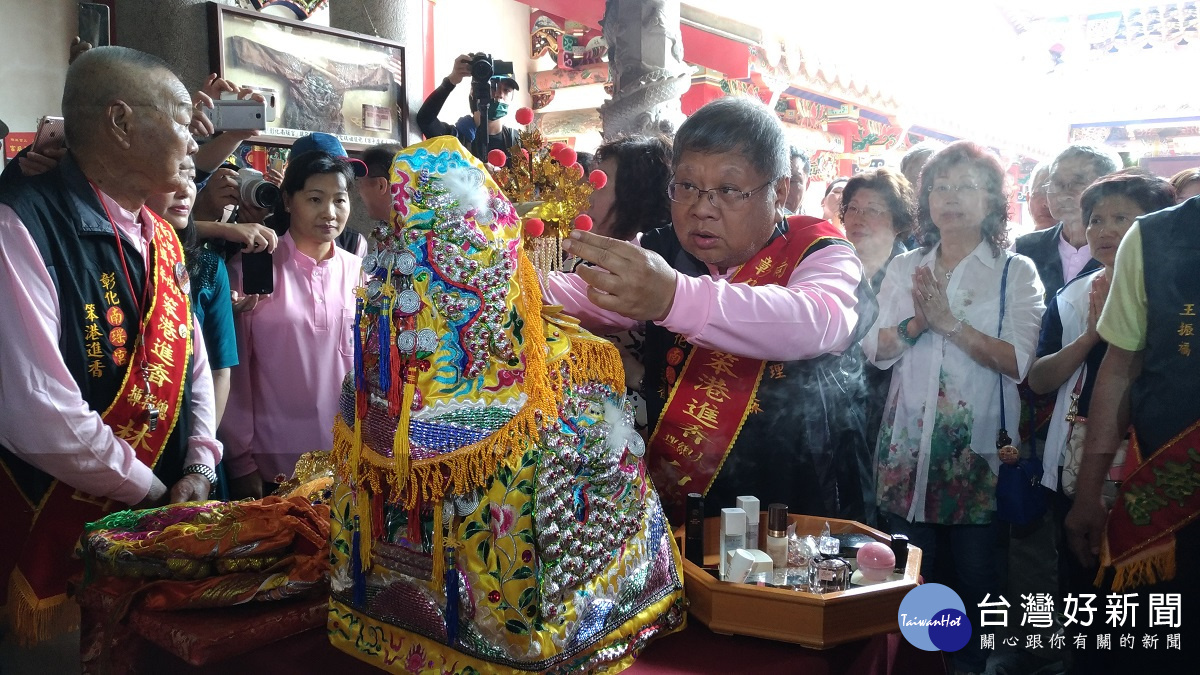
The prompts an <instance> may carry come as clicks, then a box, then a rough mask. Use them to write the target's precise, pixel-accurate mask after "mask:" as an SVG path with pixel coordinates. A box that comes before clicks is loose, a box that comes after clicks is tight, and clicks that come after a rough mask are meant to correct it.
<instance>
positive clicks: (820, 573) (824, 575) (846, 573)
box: [810, 557, 850, 593]
mask: <svg viewBox="0 0 1200 675" xmlns="http://www.w3.org/2000/svg"><path fill="white" fill-rule="evenodd" d="M811 567H812V573H811V582H810V586H811V590H812V592H813V593H836V592H837V591H844V590H846V589H847V588H850V563H848V562H846V561H845V560H843V559H841V558H836V557H825V558H820V559H814V560H813V561H812V562H811Z"/></svg>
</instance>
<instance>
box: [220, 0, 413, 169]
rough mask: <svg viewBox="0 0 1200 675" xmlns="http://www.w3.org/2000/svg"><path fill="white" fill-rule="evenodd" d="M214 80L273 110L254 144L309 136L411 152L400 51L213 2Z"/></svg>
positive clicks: (392, 45) (347, 34)
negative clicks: (256, 94)
mask: <svg viewBox="0 0 1200 675" xmlns="http://www.w3.org/2000/svg"><path fill="white" fill-rule="evenodd" d="M208 12H209V13H208V23H209V61H210V67H211V69H212V72H215V73H218V74H219V75H221V77H224V78H227V79H229V80H231V81H233V82H235V83H237V84H238V85H239V86H247V87H251V88H253V89H255V90H256V91H260V92H263V93H264V94H265V95H267V96H268V100H272V99H273V100H274V102H275V106H274V108H275V119H274V121H270V122H268V123H267V129H266V131H265V132H260V133H259V135H258V136H257V137H255V139H254V143H255V144H259V145H276V146H288V145H291V143H292V141H294V140H295V139H296V138H299V137H301V136H304V135H306V134H309V133H312V132H324V133H328V134H333V135H334V136H337V137H338V139H340V140H341V141H342V144H343V145H345V146H346V149H347V150H350V151H354V150H362V149H363V148H365V147H367V146H370V145H374V144H376V143H382V142H385V141H392V142H398V143H401V144H404V145H407V144H408V106H407V103H406V101H407V97H406V91H405V81H404V80H405V78H404V72H405V64H404V47H402V46H401V45H399V44H398V43H395V42H391V41H388V40H384V39H382V38H377V37H371V36H366V35H359V34H357V33H351V32H349V31H344V30H337V29H333V28H326V27H324V26H311V25H308V24H305V23H302V22H299V21H291V20H288V19H281V18H278V17H274V16H268V15H265V14H260V13H258V12H254V11H250V10H243V9H238V8H234V7H229V6H226V5H221V4H217V3H213V2H210V3H209V7H208Z"/></svg>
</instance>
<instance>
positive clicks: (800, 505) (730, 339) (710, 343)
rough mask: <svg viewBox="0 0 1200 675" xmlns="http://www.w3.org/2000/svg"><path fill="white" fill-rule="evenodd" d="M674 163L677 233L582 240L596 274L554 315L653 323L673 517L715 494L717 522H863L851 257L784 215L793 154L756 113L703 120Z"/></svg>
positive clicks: (855, 265) (659, 451)
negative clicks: (772, 510) (722, 514)
mask: <svg viewBox="0 0 1200 675" xmlns="http://www.w3.org/2000/svg"><path fill="white" fill-rule="evenodd" d="M671 162H672V171H673V176H672V178H671V179H670V184H669V186H668V196H669V197H670V199H671V218H672V222H673V226H671V227H663V228H659V229H658V230H655V231H653V232H649V233H647V234H646V235H645V236H643V237H642V239H641V241H640V245H639V243H635V242H626V241H618V240H615V239H609V238H606V237H600V236H597V235H593V234H591V233H587V232H579V231H576V232H573V233H572V234H571V237H570V238H569V239H568V240H567V241H566V242H565V244H564V248H565V249H566V250H567V251H568V252H570V253H571V254H572V255H575V256H577V257H579V258H581V259H583V260H584V261H585V262H586V263H588V264H585V265H581V266H580V267H578V268H577V269H576V271H575V272H574V273H570V274H566V273H555V274H551V275H549V277H548V278H547V280H546V300H547V302H549V303H557V304H561V305H563V307H564V308H565V310H566V312H567V313H568V314H572V315H574V316H576V317H578V318H579V319H580V320H581V322H582V323H583V325H584V326H585V327H587V328H589V329H590V330H593V332H596V333H597V334H601V335H604V334H608V333H612V332H615V331H617V330H628V329H631V328H635V327H637V326H638V325H639V324H641V323H642V322H645V328H646V344H645V349H644V351H643V362H644V364H645V366H646V375H645V377H644V379H643V384H642V388H643V395H644V396H645V398H646V401H647V409H648V417H649V420H650V422H651V427H652V429H653V433H652V435H651V441H650V445H649V449H648V451H647V460H648V464H649V466H650V471H651V475H652V476H653V478H654V482H655V484H656V486H657V487H658V489H659V492H660V494H661V496H662V497H663V501H664V504H665V506H666V508H667V513H668V515H669V516H670V517H671V518H672V520H676V519H677V518H678V517H679V516H680V514H681V509H682V505H683V501H684V500H685V499H686V494H687V493H688V492H702V491H704V490H705V489H706V488H709V489H708V499H706V505H708V507H709V511H710V512H712V513H715V512H717V511H718V510H719V509H720V508H721V507H727V506H730V505H732V504H733V503H734V500H735V498H736V497H737V495H742V494H752V495H755V496H757V497H759V499H760V500H762V502H763V503H770V502H782V503H786V504H788V505H789V507H791V510H792V512H794V513H812V514H823V515H831V516H832V515H845V516H849V517H852V518H854V517H857V518H861V517H862V515H863V512H864V508H865V503H864V500H865V498H866V495H864V486H865V484H866V483H865V478H866V476H864V475H863V471H862V468H863V465H864V464H865V462H864V461H863V457H864V456H865V455H864V453H865V451H866V442H865V440H863V433H862V431H863V430H862V420H861V412H860V413H858V414H855V413H851V412H849V409H850V408H852V407H853V406H850V405H847V404H843V399H844V397H846V396H848V395H849V394H851V393H855V392H857V391H859V390H860V389H859V388H860V387H861V378H860V377H859V374H858V372H857V370H856V369H848V368H844V367H843V364H842V363H841V361H840V360H841V358H842V357H841V354H842V352H843V351H844V350H845V349H846V348H847V347H848V346H849V345H850V344H851V342H852V340H853V339H854V331H855V328H856V326H857V324H858V323H859V313H858V296H857V291H858V288H859V284H860V282H861V281H862V265H861V264H860V263H859V262H858V260H857V259H856V258H855V255H854V250H853V248H851V247H850V246H849V244H848V242H846V241H845V240H844V239H842V238H841V237H840V234H839V232H838V230H837V228H835V227H833V226H831V225H830V224H829V223H828V222H827V221H823V220H819V219H816V218H808V217H804V216H792V217H789V218H785V217H784V215H783V213H784V211H783V204H784V200H785V199H786V198H787V190H788V178H789V167H788V143H787V141H786V140H785V138H784V135H783V130H782V128H781V126H780V124H779V120H778V119H777V118H776V117H775V115H774V114H773V113H772V112H771V111H770V110H768V109H767V108H765V107H764V106H762V105H761V104H759V103H757V102H753V101H749V100H745V99H736V98H725V99H720V100H717V101H713V102H711V103H709V104H708V105H706V106H704V107H703V108H701V109H700V110H699V111H697V112H696V113H695V114H693V115H692V116H691V117H689V118H688V120H687V121H686V122H685V123H684V124H683V125H682V126H681V127H680V128H679V132H678V134H677V135H676V136H675V141H674V147H673V149H672V158H671ZM864 323H869V321H867V322H864ZM851 370H853V371H854V372H853V373H852V374H851V373H850V372H849V371H851ZM756 386H757V389H756V388H755V387H756ZM743 421H744V425H742V426H741V430H740V433H739V431H738V428H739V425H740V424H742V422H743ZM710 486H711V487H710Z"/></svg>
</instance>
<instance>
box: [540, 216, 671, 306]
mask: <svg viewBox="0 0 1200 675" xmlns="http://www.w3.org/2000/svg"><path fill="white" fill-rule="evenodd" d="M563 250H564V251H566V252H567V253H570V254H571V255H574V256H576V257H577V258H580V259H582V260H583V261H585V262H586V263H589V264H587V265H580V266H579V267H577V268H576V270H575V272H576V273H577V274H578V275H579V276H580V277H581V278H583V280H584V281H586V282H587V284H588V291H587V295H588V300H590V301H591V302H592V303H593V304H595V305H596V306H597V307H599V308H601V309H607V310H610V311H613V312H616V313H618V314H620V315H621V316H624V317H628V318H630V319H635V320H637V321H661V320H663V319H664V318H666V316H667V314H668V313H669V312H670V311H671V305H672V304H674V302H675V270H673V269H671V267H670V265H668V264H667V261H665V260H663V259H662V256H660V255H658V254H657V253H654V252H653V251H647V250H646V249H644V248H642V247H641V246H638V245H637V244H635V243H632V242H628V241H622V240H620V239H610V238H608V237H602V236H600V235H598V234H592V233H591V232H583V231H580V230H575V231H574V232H572V233H571V236H570V237H569V238H568V239H566V240H565V241H564V242H563Z"/></svg>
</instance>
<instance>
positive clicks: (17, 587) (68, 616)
mask: <svg viewBox="0 0 1200 675" xmlns="http://www.w3.org/2000/svg"><path fill="white" fill-rule="evenodd" d="M7 611H8V622H9V626H10V627H11V628H12V632H13V634H14V635H16V637H17V642H18V643H19V644H20V645H21V646H22V647H32V646H33V645H36V644H38V643H39V642H45V641H46V640H49V639H50V638H53V637H55V636H58V635H62V634H63V633H69V632H71V631H73V630H79V605H78V604H77V603H76V602H75V601H74V600H73V599H71V598H69V597H67V594H66V593H63V594H61V595H56V596H54V597H50V598H45V599H41V598H38V597H37V593H35V592H34V590H33V587H32V586H30V585H29V581H28V580H27V579H26V578H25V575H23V574H21V571H20V570H13V572H12V575H11V576H9V578H8V607H7Z"/></svg>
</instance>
